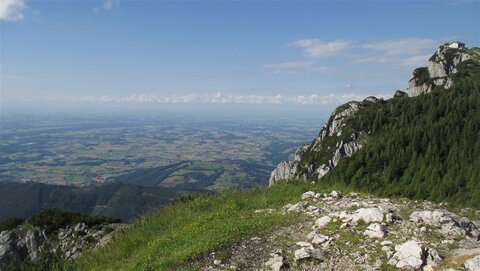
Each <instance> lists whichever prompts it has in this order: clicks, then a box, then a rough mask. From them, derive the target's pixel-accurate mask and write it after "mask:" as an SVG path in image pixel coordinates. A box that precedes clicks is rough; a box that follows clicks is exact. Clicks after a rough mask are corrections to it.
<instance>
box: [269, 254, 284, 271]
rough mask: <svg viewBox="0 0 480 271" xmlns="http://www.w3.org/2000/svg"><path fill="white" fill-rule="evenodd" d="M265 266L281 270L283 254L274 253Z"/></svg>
mask: <svg viewBox="0 0 480 271" xmlns="http://www.w3.org/2000/svg"><path fill="white" fill-rule="evenodd" d="M265 266H266V267H267V268H269V269H270V270H273V271H280V270H281V268H282V267H283V256H281V255H278V254H276V253H274V254H273V255H272V258H270V259H269V260H268V261H267V262H266V263H265Z"/></svg>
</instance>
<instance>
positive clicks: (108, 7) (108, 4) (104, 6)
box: [93, 0, 119, 12]
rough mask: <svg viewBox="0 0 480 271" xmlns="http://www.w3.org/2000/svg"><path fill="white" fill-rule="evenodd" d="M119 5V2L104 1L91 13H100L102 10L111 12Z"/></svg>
mask: <svg viewBox="0 0 480 271" xmlns="http://www.w3.org/2000/svg"><path fill="white" fill-rule="evenodd" d="M118 5H119V0H104V1H103V3H102V5H101V6H99V7H95V8H93V11H95V12H100V11H102V10H111V9H113V8H115V7H116V6H118Z"/></svg>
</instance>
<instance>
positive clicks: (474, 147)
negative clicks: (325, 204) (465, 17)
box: [270, 45, 480, 207]
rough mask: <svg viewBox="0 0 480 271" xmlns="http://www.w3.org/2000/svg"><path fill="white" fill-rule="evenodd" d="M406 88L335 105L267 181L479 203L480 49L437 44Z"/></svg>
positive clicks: (477, 204) (469, 203)
mask: <svg viewBox="0 0 480 271" xmlns="http://www.w3.org/2000/svg"><path fill="white" fill-rule="evenodd" d="M407 93H408V96H410V97H406V95H405V93H403V92H400V91H397V93H396V95H395V97H394V98H392V99H389V100H386V101H383V100H378V99H376V98H374V97H369V98H367V99H365V100H364V101H362V102H350V103H347V104H344V105H342V106H340V107H338V108H337V109H336V110H335V111H334V113H333V114H332V115H331V116H330V118H329V119H328V120H327V122H326V123H325V125H324V126H323V128H322V129H321V131H320V133H319V134H318V136H317V138H315V139H314V140H313V141H312V143H310V144H309V145H306V146H302V147H300V148H299V149H298V150H297V152H296V157H295V160H294V161H287V162H282V163H280V164H279V166H278V167H277V168H276V169H275V170H274V171H273V172H272V174H271V178H270V185H272V184H274V183H276V182H278V181H280V180H286V179H291V178H298V179H304V180H311V181H318V180H320V179H321V181H322V182H326V183H335V184H337V185H343V186H348V187H352V188H354V189H357V190H362V191H368V192H375V193H378V194H381V195H386V196H391V195H396V196H407V197H411V198H418V199H429V200H434V201H450V202H454V203H459V204H464V205H471V206H476V207H478V206H480V181H479V180H478V176H480V156H479V155H478V153H479V151H480V50H479V49H477V48H473V49H466V48H463V49H455V48H449V46H448V45H443V46H441V47H440V49H439V50H438V51H437V52H436V53H435V54H434V55H433V56H432V57H431V58H430V61H429V66H428V67H425V68H418V69H416V70H415V72H414V73H413V77H412V79H411V80H410V81H409V89H408V91H407ZM427 93H428V94H427ZM424 94H427V95H424Z"/></svg>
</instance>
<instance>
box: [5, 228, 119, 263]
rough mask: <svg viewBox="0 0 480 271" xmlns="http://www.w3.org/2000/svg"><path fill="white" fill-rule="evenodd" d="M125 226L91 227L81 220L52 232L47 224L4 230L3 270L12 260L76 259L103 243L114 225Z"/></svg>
mask: <svg viewBox="0 0 480 271" xmlns="http://www.w3.org/2000/svg"><path fill="white" fill-rule="evenodd" d="M123 226H124V225H123V224H108V225H107V224H105V225H101V226H95V227H88V226H87V225H86V224H85V223H78V224H77V225H75V226H67V227H66V228H61V229H59V230H57V231H54V232H51V233H49V232H47V231H46V230H45V229H44V228H41V227H33V226H32V225H28V224H23V225H20V226H18V227H17V228H15V229H12V230H5V231H2V232H1V233H0V270H7V269H8V268H12V266H11V265H12V264H13V265H15V264H16V263H21V262H25V261H36V260H38V259H40V257H41V256H46V257H47V258H48V257H52V256H55V257H59V258H63V259H74V258H76V257H78V256H79V255H80V253H81V252H82V251H83V249H84V248H85V247H92V246H93V247H95V246H102V245H104V244H105V243H106V242H108V240H109V239H110V238H111V235H112V233H113V232H114V231H115V229H118V228H121V227H123ZM13 267H14V266H13Z"/></svg>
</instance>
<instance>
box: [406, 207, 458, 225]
mask: <svg viewBox="0 0 480 271" xmlns="http://www.w3.org/2000/svg"><path fill="white" fill-rule="evenodd" d="M456 216H457V215H455V214H453V213H451V212H448V211H445V210H433V211H415V212H413V213H412V214H411V215H410V220H411V221H413V222H415V223H424V224H427V225H430V226H434V227H441V226H442V225H444V224H450V223H454V222H455V221H454V218H455V217H456Z"/></svg>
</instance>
